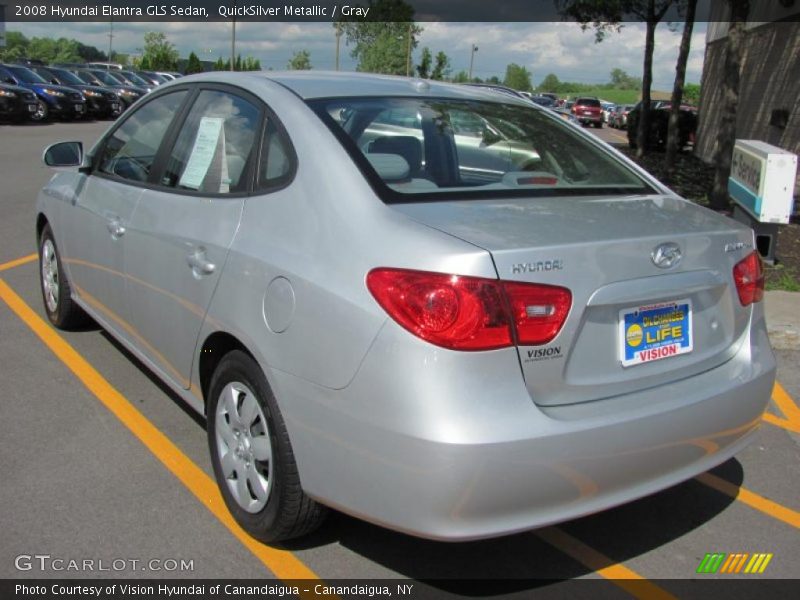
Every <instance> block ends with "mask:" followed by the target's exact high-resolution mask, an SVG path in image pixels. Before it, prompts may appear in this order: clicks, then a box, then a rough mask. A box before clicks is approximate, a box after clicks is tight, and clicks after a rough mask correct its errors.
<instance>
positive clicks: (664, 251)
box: [650, 242, 683, 269]
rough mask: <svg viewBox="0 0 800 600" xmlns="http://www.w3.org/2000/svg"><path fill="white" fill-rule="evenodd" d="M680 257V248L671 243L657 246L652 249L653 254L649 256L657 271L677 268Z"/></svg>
mask: <svg viewBox="0 0 800 600" xmlns="http://www.w3.org/2000/svg"><path fill="white" fill-rule="evenodd" d="M682 257H683V255H682V254H681V248H680V246H678V244H675V243H673V242H667V243H666V244H659V245H658V246H656V247H655V248H653V252H652V254H650V258H651V259H652V260H653V264H654V265H655V266H657V267H658V268H659V269H671V268H672V267H677V266H678V264H679V263H680V262H681V258H682Z"/></svg>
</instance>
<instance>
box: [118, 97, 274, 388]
mask: <svg viewBox="0 0 800 600" xmlns="http://www.w3.org/2000/svg"><path fill="white" fill-rule="evenodd" d="M263 119H264V112H263V108H262V105H261V103H260V101H259V100H257V99H256V98H255V97H253V96H251V95H249V94H248V93H247V92H244V91H243V90H239V89H238V88H229V87H226V86H210V85H209V86H206V87H202V88H200V89H198V90H196V92H195V97H194V98H193V100H192V102H191V108H190V109H189V110H188V112H187V113H186V117H185V119H184V121H183V123H182V124H181V125H180V127H178V128H176V130H175V132H174V137H173V140H172V141H171V142H168V143H167V144H166V145H165V150H164V152H163V154H162V155H161V156H160V160H161V161H162V166H161V170H160V172H159V173H158V175H157V176H156V178H155V182H156V184H155V185H154V186H153V187H152V188H151V189H148V190H147V191H145V193H144V194H143V195H142V197H141V198H140V200H139V204H138V206H137V208H136V212H135V213H134V215H133V218H132V220H131V223H130V226H129V231H128V234H127V236H126V237H127V243H128V246H127V249H126V254H125V272H126V276H127V277H126V280H127V285H128V288H127V291H128V298H129V304H130V307H131V322H132V324H133V326H134V328H135V329H136V331H137V333H138V337H139V339H140V340H141V344H140V345H141V349H142V351H143V352H144V354H145V355H146V356H147V357H148V358H149V359H150V360H151V361H153V362H154V363H155V364H156V365H157V366H158V367H159V368H160V369H161V371H162V372H163V373H164V375H166V376H167V377H169V378H170V379H172V380H173V381H174V382H175V383H176V384H178V385H181V386H182V387H184V388H187V389H188V387H189V374H190V369H191V364H192V356H193V353H194V349H195V345H196V342H197V336H198V334H199V331H200V327H201V325H202V323H203V319H204V318H205V314H206V311H207V309H208V305H209V302H210V300H211V297H212V295H213V293H214V289H215V288H216V285H217V282H218V280H219V275H220V273H221V271H222V268H223V265H224V264H225V261H226V258H227V255H228V249H229V248H230V245H231V242H232V241H233V238H234V235H235V233H236V231H237V228H238V225H239V220H240V218H241V214H242V209H243V206H244V201H245V198H246V197H247V195H248V193H249V192H250V190H251V189H252V181H253V178H254V172H255V167H254V165H255V163H256V161H257V158H258V156H257V155H258V147H259V141H260V139H261V131H262V128H263Z"/></svg>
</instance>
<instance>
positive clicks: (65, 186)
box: [36, 72, 775, 541]
mask: <svg viewBox="0 0 800 600" xmlns="http://www.w3.org/2000/svg"><path fill="white" fill-rule="evenodd" d="M45 162H47V163H48V164H50V165H51V166H55V167H59V168H58V169H57V172H56V174H55V175H54V177H53V179H52V180H51V181H50V182H49V183H48V184H47V185H46V186H45V188H44V189H43V190H42V192H41V193H40V195H39V198H38V203H37V223H36V231H37V236H38V242H39V249H40V256H41V261H40V265H41V269H40V274H41V284H42V292H43V296H44V303H45V308H46V311H47V314H48V316H49V317H50V320H51V321H52V322H53V323H54V324H55V325H56V326H58V327H70V326H73V325H75V324H76V323H77V322H78V321H79V320H80V319H82V318H83V317H85V315H86V314H88V315H90V316H91V317H92V318H93V319H94V320H95V321H97V323H99V324H100V325H101V326H102V327H103V328H104V329H106V330H107V331H108V332H110V333H111V334H112V335H113V336H114V337H115V338H117V339H118V340H119V341H120V342H121V343H122V344H123V345H124V346H125V347H126V348H128V349H129V350H130V351H131V352H132V353H133V354H134V355H135V356H136V357H137V358H138V359H139V360H141V361H142V362H143V363H144V364H145V365H147V367H149V368H150V369H152V371H153V372H154V373H155V374H156V375H157V376H158V377H159V378H161V379H162V380H163V381H164V382H165V383H166V384H167V385H168V386H169V387H171V388H172V389H173V390H175V392H177V393H178V394H179V395H180V396H181V397H182V398H183V399H184V400H185V401H186V402H187V403H188V404H190V405H191V406H192V407H193V408H194V409H195V410H197V411H198V412H199V413H201V414H203V415H205V416H206V418H207V420H208V427H207V429H208V443H209V448H210V451H211V457H212V462H213V466H214V472H215V475H216V478H217V480H218V483H219V486H220V490H221V492H222V495H223V497H224V499H225V501H226V503H227V506H228V507H229V509H230V510H231V512H232V513H233V515H234V516H235V518H236V519H237V520H238V522H239V523H240V524H241V525H242V526H243V527H244V528H245V529H247V531H249V532H250V533H251V534H252V535H254V536H256V537H258V538H260V539H262V540H265V541H276V540H281V539H286V538H290V537H293V536H299V535H302V534H304V533H306V532H309V531H311V530H312V529H314V528H315V527H316V526H318V525H319V523H320V522H321V521H322V519H323V518H324V516H325V513H326V508H327V507H332V508H335V509H337V510H341V511H345V512H347V513H350V514H352V515H355V516H357V517H360V518H363V519H366V520H369V521H372V522H374V523H378V524H381V525H384V526H386V527H390V528H393V529H397V530H400V531H405V532H408V533H411V534H414V535H418V536H423V537H428V538H434V539H443V540H469V539H477V538H483V537H490V536H498V535H503V534H508V533H512V532H518V531H522V530H527V529H531V528H535V527H539V526H543V525H546V524H550V523H554V522H558V521H563V520H567V519H571V518H574V517H578V516H580V515H584V514H587V513H591V512H595V511H599V510H602V509H605V508H608V507H611V506H615V505H618V504H620V503H623V502H627V501H630V500H632V499H635V498H639V497H641V496H644V495H646V494H650V493H653V492H656V491H658V490H661V489H663V488H666V487H668V486H671V485H673V484H676V483H678V482H681V481H683V480H686V479H688V478H690V477H692V476H694V475H696V474H698V473H700V472H703V471H705V470H707V469H709V468H711V467H714V466H715V465H718V464H720V463H722V462H724V461H725V460H727V459H728V458H730V457H731V456H733V455H734V454H735V453H736V452H738V451H739V450H741V449H742V448H743V447H744V446H745V445H746V444H747V443H748V442H749V441H750V440H751V439H752V437H753V434H754V432H755V431H756V429H757V427H758V424H759V421H760V416H761V414H762V412H763V410H764V408H765V405H766V403H767V401H768V399H769V397H770V392H771V389H772V385H773V381H774V376H775V362H774V358H773V355H772V351H771V350H770V347H769V343H768V340H767V334H766V330H765V326H764V314H763V307H762V303H761V298H762V293H763V275H762V272H761V264H760V260H759V257H758V254H757V253H756V252H755V249H754V246H753V241H754V240H753V234H752V232H751V231H750V230H749V229H747V228H745V227H743V226H741V225H739V224H737V223H735V222H733V221H732V220H729V219H727V218H725V217H723V216H720V215H718V214H715V213H713V212H711V211H708V210H706V209H704V208H702V207H699V206H697V205H695V204H692V203H690V202H688V201H686V200H684V199H681V198H680V197H678V196H676V195H675V194H674V193H673V192H671V191H670V190H669V189H667V188H665V187H664V186H663V185H662V184H660V183H659V182H658V181H656V180H655V179H653V178H652V177H651V176H649V175H648V174H647V173H645V172H643V171H642V170H640V169H639V168H638V167H637V166H635V165H634V164H633V163H631V162H630V161H628V160H627V159H625V158H624V157H623V156H622V155H620V154H619V153H617V152H616V151H614V150H613V149H611V148H610V147H609V146H607V145H605V144H604V143H602V142H600V141H599V140H597V139H595V138H593V137H592V136H590V135H589V134H587V133H585V132H583V131H580V130H579V129H578V128H575V127H574V126H571V125H569V124H567V123H564V122H563V121H562V120H561V119H559V118H558V116H557V115H555V114H553V113H551V112H549V111H547V110H546V109H542V108H539V107H536V106H534V105H533V104H530V103H526V102H525V101H524V100H523V99H515V98H513V97H511V96H507V95H501V94H496V93H494V92H491V91H487V90H481V89H477V88H474V87H467V86H456V85H448V84H442V83H437V82H428V81H420V80H412V79H404V78H394V77H382V76H370V75H361V74H332V73H331V74H325V73H316V72H311V73H303V72H294V73H283V74H281V73H258V74H252V73H249V74H244V73H209V74H204V75H198V76H192V77H186V78H181V79H180V80H177V81H175V82H172V83H169V84H165V85H162V86H159V88H158V89H157V90H155V91H154V92H152V93H151V94H149V95H148V96H147V97H146V98H144V99H142V100H141V101H140V102H139V103H138V104H137V105H136V106H135V107H133V108H132V109H131V111H130V112H129V113H126V114H125V115H124V116H123V117H122V118H121V119H120V120H119V121H118V122H117V123H115V124H114V125H113V126H112V127H111V129H110V130H109V131H108V132H107V133H106V134H105V135H104V136H103V137H102V138H101V139H100V141H99V142H98V143H97V144H96V145H95V146H94V148H93V149H91V150H90V151H88V152H85V153H84V152H83V149H82V147H81V146H80V144H79V143H77V142H65V143H61V144H56V145H54V146H51V147H50V148H49V149H48V150H47V151H46V152H45Z"/></svg>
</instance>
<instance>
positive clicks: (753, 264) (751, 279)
mask: <svg viewBox="0 0 800 600" xmlns="http://www.w3.org/2000/svg"><path fill="white" fill-rule="evenodd" d="M733 281H734V282H735V283H736V291H737V292H738V293H739V302H741V303H742V306H749V305H750V304H753V303H754V302H760V301H761V299H762V298H763V297H764V271H763V270H762V269H761V257H760V256H759V255H758V252H756V251H753V252H751V253H750V254H748V255H747V256H746V257H745V258H743V259H742V260H741V261H739V262H738V263H736V266H734V267H733Z"/></svg>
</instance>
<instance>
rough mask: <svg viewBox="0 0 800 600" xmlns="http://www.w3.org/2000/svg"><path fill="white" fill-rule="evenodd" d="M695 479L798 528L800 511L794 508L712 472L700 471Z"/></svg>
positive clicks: (799, 525) (799, 526)
mask: <svg viewBox="0 0 800 600" xmlns="http://www.w3.org/2000/svg"><path fill="white" fill-rule="evenodd" d="M695 479H696V480H697V481H699V482H700V483H702V484H704V485H707V486H708V487H710V488H713V489H715V490H717V491H718V492H721V493H723V494H725V495H726V496H729V497H731V498H733V499H734V500H738V501H739V502H741V503H743V504H746V505H747V506H749V507H750V508H754V509H755V510H757V511H759V512H762V513H764V514H765V515H767V516H769V517H772V518H773V519H778V520H779V521H783V522H784V523H788V524H789V525H791V526H792V527H795V528H800V512H797V511H796V510H792V509H791V508H788V507H786V506H783V505H781V504H778V503H777V502H774V501H772V500H770V499H769V498H765V497H764V496H761V495H759V494H756V493H755V492H751V491H750V490H748V489H746V488H743V487H740V486H738V485H735V484H733V483H731V482H729V481H725V480H724V479H722V477H717V476H716V475H713V474H712V473H701V474H700V475H698V476H697V477H695Z"/></svg>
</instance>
